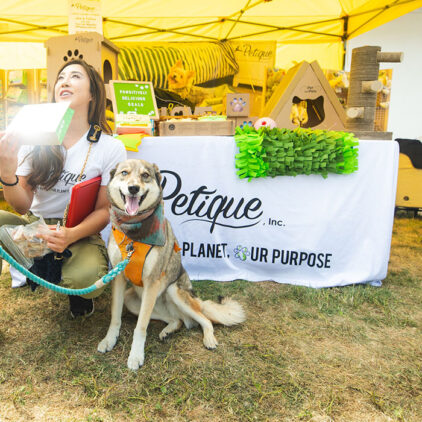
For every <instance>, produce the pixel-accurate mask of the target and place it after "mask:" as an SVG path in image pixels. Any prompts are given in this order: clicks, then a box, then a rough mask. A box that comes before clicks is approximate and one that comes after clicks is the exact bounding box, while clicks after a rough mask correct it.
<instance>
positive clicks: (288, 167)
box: [234, 126, 359, 180]
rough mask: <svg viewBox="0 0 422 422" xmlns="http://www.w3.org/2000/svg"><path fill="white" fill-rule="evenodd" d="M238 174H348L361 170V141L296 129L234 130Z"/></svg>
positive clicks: (345, 135)
mask: <svg viewBox="0 0 422 422" xmlns="http://www.w3.org/2000/svg"><path fill="white" fill-rule="evenodd" d="M234 137H235V141H236V145H237V146H238V148H239V153H238V154H236V156H235V158H236V168H237V169H238V171H237V175H238V176H239V177H240V178H245V177H247V178H249V180H251V179H252V178H256V177H267V176H271V177H275V176H296V175H297V174H321V176H322V177H324V178H326V177H327V175H328V173H337V174H349V173H353V172H354V171H356V170H357V169H358V148H357V146H358V145H359V141H358V140H357V139H356V138H355V136H354V135H353V134H352V133H349V132H334V131H326V130H312V129H303V128H297V129H294V130H290V129H277V128H274V129H270V128H260V129H259V130H256V129H254V128H253V127H251V126H245V127H244V128H240V127H237V128H236V132H235V136H234Z"/></svg>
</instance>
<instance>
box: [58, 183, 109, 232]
mask: <svg viewBox="0 0 422 422" xmlns="http://www.w3.org/2000/svg"><path fill="white" fill-rule="evenodd" d="M100 184H101V176H97V177H94V178H92V179H89V180H85V181H84V182H81V183H78V184H76V185H75V186H73V188H72V193H71V196H70V203H69V211H68V212H67V220H66V227H74V226H77V225H78V224H79V223H80V222H81V221H82V220H83V219H84V218H85V217H86V216H88V215H89V214H91V212H92V211H94V208H95V202H96V201H97V195H98V191H99V189H100Z"/></svg>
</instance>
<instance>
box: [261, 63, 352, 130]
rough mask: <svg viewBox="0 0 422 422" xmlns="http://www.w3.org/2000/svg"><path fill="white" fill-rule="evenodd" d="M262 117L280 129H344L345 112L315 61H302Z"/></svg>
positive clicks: (274, 96)
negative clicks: (270, 119)
mask: <svg viewBox="0 0 422 422" xmlns="http://www.w3.org/2000/svg"><path fill="white" fill-rule="evenodd" d="M262 114H263V116H265V117H270V118H272V119H273V120H274V121H275V122H276V123H277V127H279V128H288V129H294V128H296V127H298V126H300V127H303V128H311V129H325V130H340V131H342V130H344V129H345V123H346V113H345V111H344V109H343V106H342V105H341V104H340V101H339V100H338V99H337V96H336V94H335V92H334V90H333V89H332V88H331V86H330V84H329V82H328V80H327V78H326V77H325V76H324V74H323V72H322V70H321V68H320V67H319V65H318V63H317V62H316V61H314V62H312V63H308V62H305V61H304V62H301V63H299V64H298V65H296V66H295V67H293V68H291V69H290V70H289V71H288V72H287V74H286V76H285V77H284V78H283V79H282V80H281V83H280V85H279V86H278V87H277V89H276V90H275V91H274V93H273V95H272V96H271V98H270V99H269V100H268V102H267V104H266V105H265V107H264V111H263V113H262Z"/></svg>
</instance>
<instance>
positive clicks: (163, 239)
mask: <svg viewBox="0 0 422 422" xmlns="http://www.w3.org/2000/svg"><path fill="white" fill-rule="evenodd" d="M160 183H161V174H160V171H159V170H158V167H157V166H156V165H155V164H150V163H148V162H146V161H144V160H134V159H132V160H127V161H124V162H122V163H120V164H119V165H118V166H117V167H116V169H114V170H113V171H112V172H111V180H110V182H109V184H108V187H107V193H108V197H109V200H110V204H111V208H110V217H111V222H112V225H113V227H112V233H111V234H110V239H109V243H108V254H109V257H110V260H111V263H112V264H113V265H116V264H117V263H118V262H120V261H121V260H122V259H123V258H125V257H126V256H127V249H126V247H127V246H128V249H131V248H132V249H133V250H134V253H133V255H132V256H131V258H130V262H129V264H128V265H127V267H126V268H125V271H124V274H123V273H121V274H119V275H118V276H117V277H116V278H115V279H114V280H113V282H112V283H113V287H112V307H111V322H110V327H109V329H108V332H107V335H106V336H105V338H104V339H103V340H102V341H101V342H100V343H99V345H98V351H99V352H102V353H105V352H109V351H110V350H112V349H113V347H114V346H115V344H116V342H117V338H118V336H119V332H120V325H121V316H122V310H123V304H125V305H126V307H127V308H128V310H129V311H130V312H132V313H134V314H135V315H138V322H137V324H136V328H135V330H134V334H133V342H132V348H131V351H130V354H129V358H128V362H127V365H128V367H129V368H130V369H133V370H137V369H138V368H139V367H141V366H142V365H143V363H144V346H145V339H146V331H147V327H148V324H149V321H150V319H159V320H162V321H164V322H166V323H167V326H166V327H165V328H164V329H163V330H162V331H161V333H160V335H159V337H160V340H163V339H165V338H166V337H167V336H168V335H169V334H171V333H173V332H174V331H176V330H178V329H179V328H181V326H182V324H184V325H185V326H186V327H187V328H191V327H192V326H194V325H196V324H199V325H200V326H201V328H202V330H203V334H204V337H203V342H204V345H205V347H206V348H207V349H214V348H215V347H216V346H217V344H218V343H217V340H216V338H215V337H214V330H213V323H218V324H223V325H227V326H230V325H236V324H240V323H241V322H243V321H244V320H245V313H244V310H243V308H242V306H241V305H240V304H239V303H238V302H236V301H234V300H232V299H229V298H225V299H223V300H222V301H221V303H216V302H213V301H210V300H206V301H202V300H201V299H199V298H197V297H195V296H194V294H193V292H192V284H191V282H190V279H189V276H188V275H187V273H186V271H185V270H184V268H183V266H182V263H181V254H180V248H179V246H178V244H177V240H176V238H175V236H174V233H173V230H172V228H171V225H170V223H169V221H168V220H167V219H166V218H165V217H164V213H163V202H162V198H163V193H162V188H161V184H160ZM132 242H133V243H132ZM127 280H129V281H131V283H132V286H131V287H129V288H128V289H127V290H126V284H127Z"/></svg>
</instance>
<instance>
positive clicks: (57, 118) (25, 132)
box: [6, 102, 74, 145]
mask: <svg viewBox="0 0 422 422" xmlns="http://www.w3.org/2000/svg"><path fill="white" fill-rule="evenodd" d="M69 106H70V102H61V103H44V104H27V105H25V106H23V107H22V108H21V109H20V110H19V111H18V113H17V114H16V116H15V117H14V118H13V120H12V122H11V123H10V125H9V126H8V127H7V129H6V133H12V132H13V133H14V134H16V136H17V137H18V138H19V139H20V140H21V142H22V144H24V145H60V144H61V143H62V142H63V138H64V136H65V135H66V132H67V130H68V128H69V125H70V122H71V120H72V117H73V113H74V111H73V110H72V109H71V108H70V107H69Z"/></svg>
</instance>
